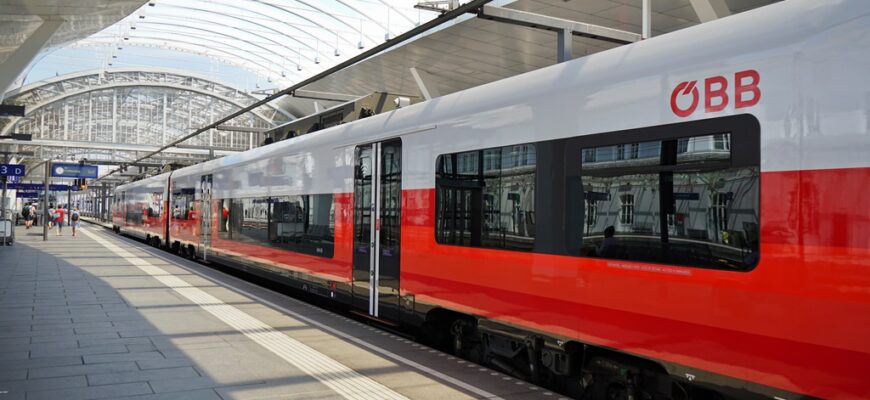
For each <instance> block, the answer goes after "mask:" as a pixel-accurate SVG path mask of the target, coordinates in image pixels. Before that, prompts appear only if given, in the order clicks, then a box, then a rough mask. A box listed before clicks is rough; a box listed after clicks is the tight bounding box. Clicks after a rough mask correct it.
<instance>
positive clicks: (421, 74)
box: [411, 67, 441, 100]
mask: <svg viewBox="0 0 870 400" xmlns="http://www.w3.org/2000/svg"><path fill="white" fill-rule="evenodd" d="M411 75H412V76H413V77H414V81H415V82H417V87H418V88H420V93H421V94H422V95H423V98H424V99H426V100H432V99H434V98H436V97H441V92H440V91H439V90H438V86H436V85H435V81H434V80H433V79H432V76H431V75H429V73H428V72H426V71H424V70H422V69H417V67H411Z"/></svg>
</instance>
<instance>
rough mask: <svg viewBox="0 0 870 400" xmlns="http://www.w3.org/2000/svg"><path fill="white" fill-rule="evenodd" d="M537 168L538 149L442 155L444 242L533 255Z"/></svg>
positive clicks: (439, 201) (438, 230)
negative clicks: (521, 251) (524, 252)
mask: <svg viewBox="0 0 870 400" xmlns="http://www.w3.org/2000/svg"><path fill="white" fill-rule="evenodd" d="M535 163H536V154H535V145H534V144H522V145H515V146H505V147H497V148H491V149H485V150H475V151H468V152H463V153H454V154H445V155H440V156H438V159H437V161H436V171H437V172H436V194H435V202H436V207H435V219H436V222H435V238H436V240H437V241H438V243H441V244H453V245H462V246H474V247H487V248H498V249H510V250H523V251H531V250H532V249H533V247H534V244H535Z"/></svg>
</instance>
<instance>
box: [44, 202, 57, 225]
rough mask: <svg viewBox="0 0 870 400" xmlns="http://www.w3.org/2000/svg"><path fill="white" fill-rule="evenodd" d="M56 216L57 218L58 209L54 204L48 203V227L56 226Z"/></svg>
mask: <svg viewBox="0 0 870 400" xmlns="http://www.w3.org/2000/svg"><path fill="white" fill-rule="evenodd" d="M56 218H57V210H55V209H54V204H49V205H48V218H46V220H47V222H46V223H47V224H48V229H51V228H54V220H55V219H56Z"/></svg>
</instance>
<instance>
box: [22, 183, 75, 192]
mask: <svg viewBox="0 0 870 400" xmlns="http://www.w3.org/2000/svg"><path fill="white" fill-rule="evenodd" d="M8 189H15V190H29V191H40V190H44V189H45V185H43V184H41V183H10V184H9V187H8ZM69 189H70V187H69V185H56V184H51V185H49V186H48V190H54V191H61V190H62V191H67V190H69Z"/></svg>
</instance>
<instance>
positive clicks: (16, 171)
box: [0, 164, 24, 176]
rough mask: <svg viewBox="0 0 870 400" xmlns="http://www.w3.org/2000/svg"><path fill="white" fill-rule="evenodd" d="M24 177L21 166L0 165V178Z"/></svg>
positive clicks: (22, 166)
mask: <svg viewBox="0 0 870 400" xmlns="http://www.w3.org/2000/svg"><path fill="white" fill-rule="evenodd" d="M3 175H5V176H24V165H23V164H0V176H3Z"/></svg>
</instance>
